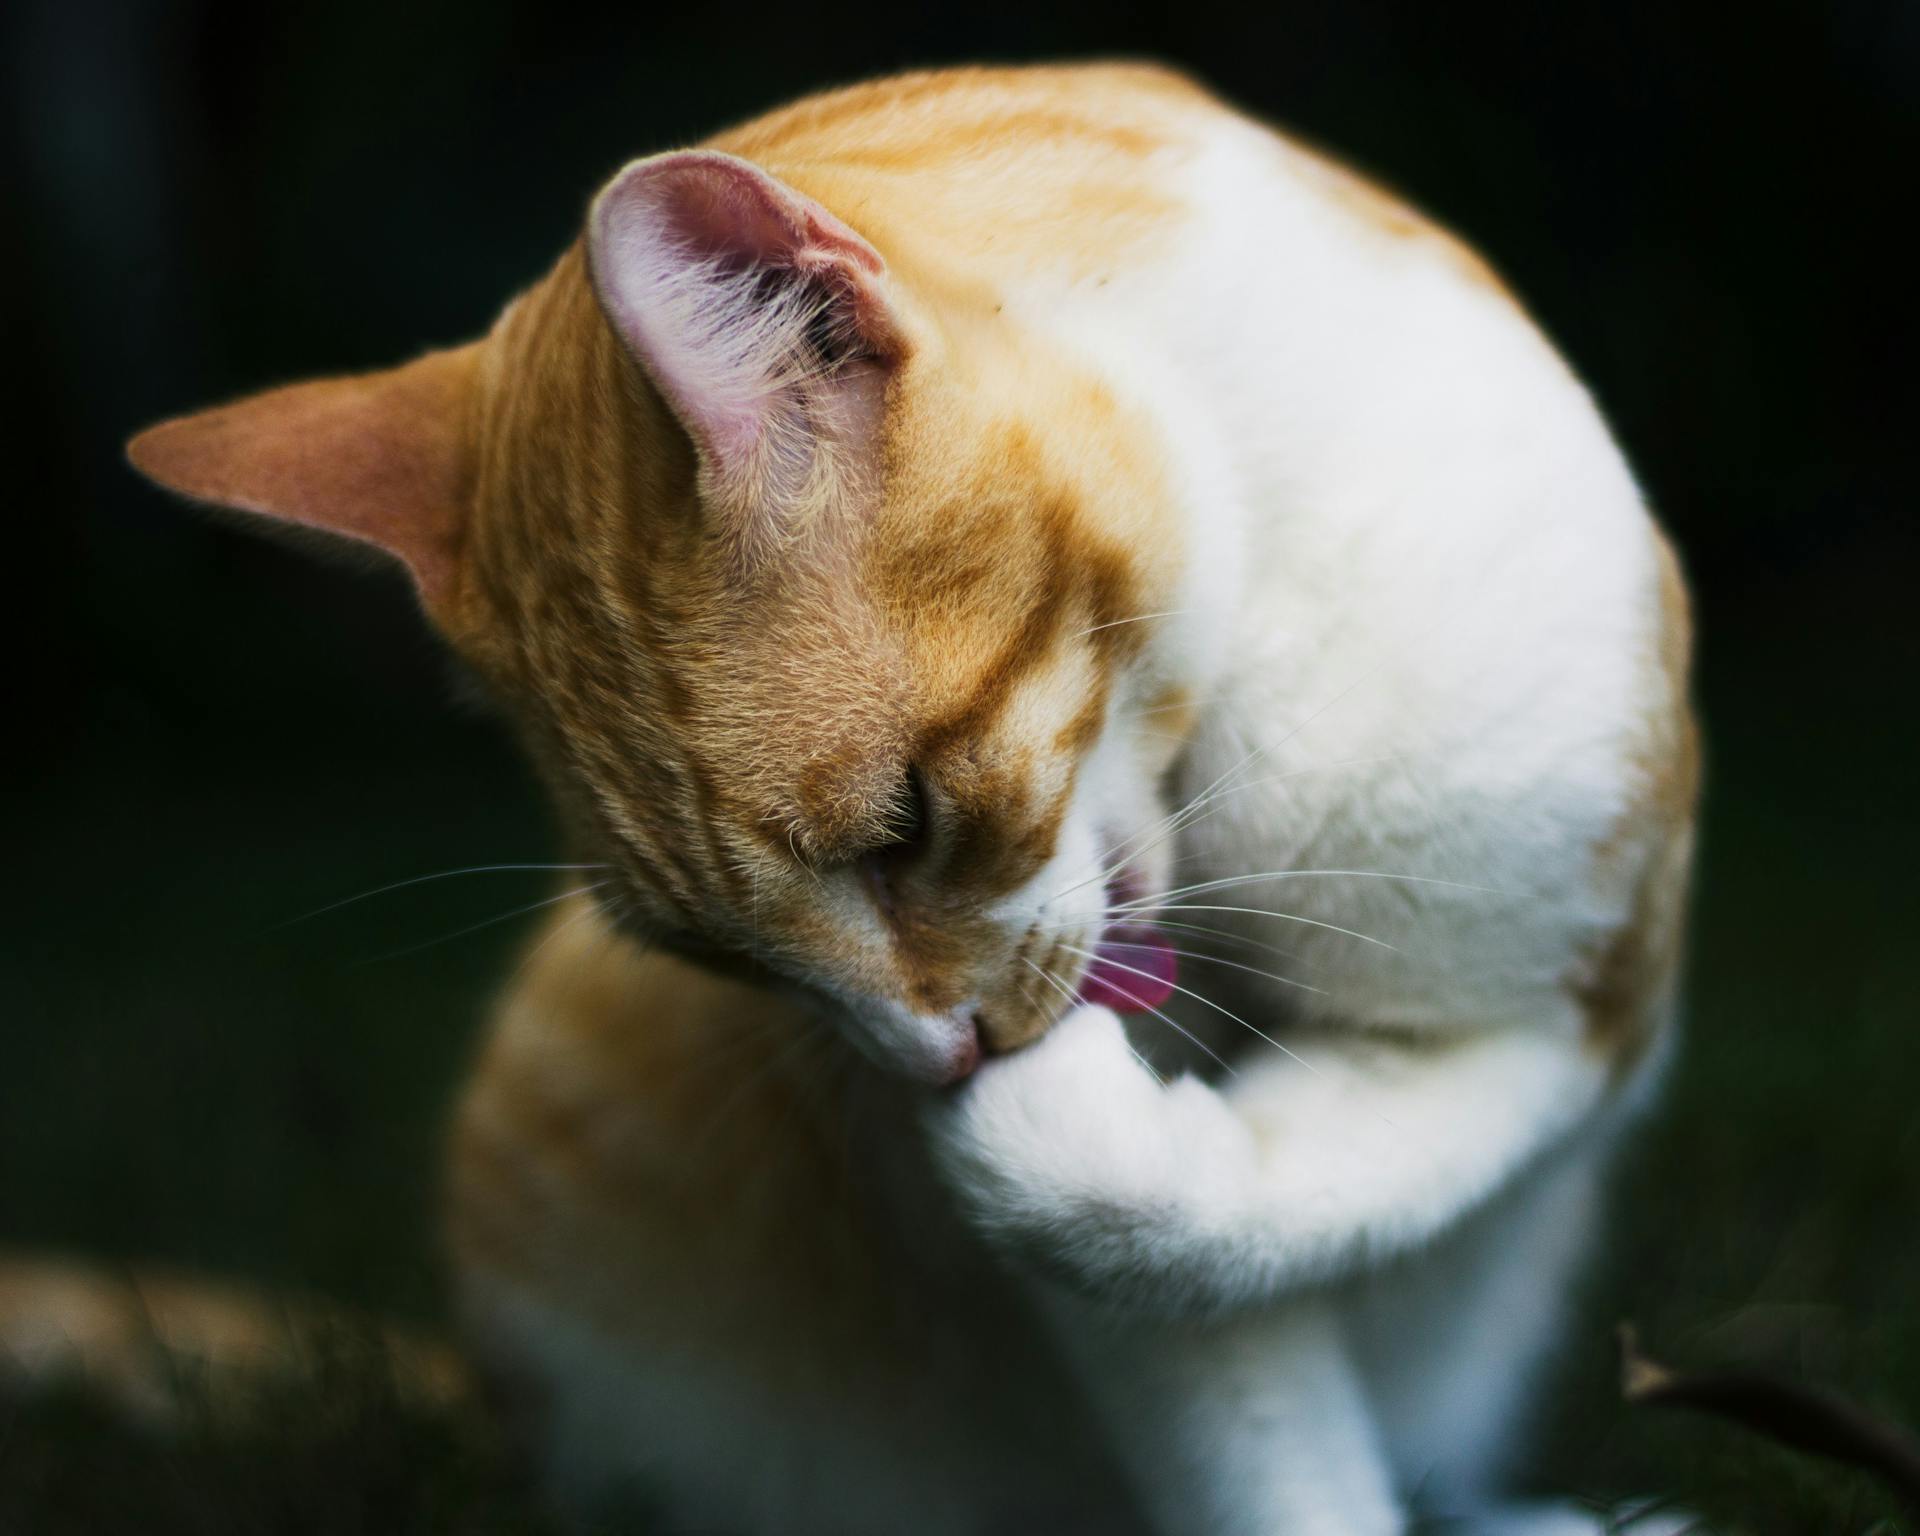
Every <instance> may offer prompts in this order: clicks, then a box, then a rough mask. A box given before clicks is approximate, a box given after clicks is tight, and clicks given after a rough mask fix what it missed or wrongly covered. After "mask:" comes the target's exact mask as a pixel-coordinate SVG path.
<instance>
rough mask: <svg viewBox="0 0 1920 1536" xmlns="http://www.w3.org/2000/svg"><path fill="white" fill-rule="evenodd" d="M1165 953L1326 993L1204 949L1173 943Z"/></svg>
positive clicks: (1137, 946) (1122, 945)
mask: <svg viewBox="0 0 1920 1536" xmlns="http://www.w3.org/2000/svg"><path fill="white" fill-rule="evenodd" d="M1113 947H1114V948H1115V949H1154V948H1158V947H1159V946H1157V945H1147V944H1128V943H1125V942H1124V941H1123V942H1120V943H1116V944H1115V945H1114V946H1113ZM1167 953H1168V954H1171V955H1179V956H1181V957H1182V958H1183V959H1187V960H1198V961H1200V962H1201V963H1202V964H1204V965H1225V966H1230V967H1231V968H1232V969H1234V970H1236V971H1245V972H1246V973H1247V974H1248V975H1250V976H1264V977H1266V978H1267V979H1268V980H1269V981H1277V982H1279V983H1280V984H1281V985H1282V986H1284V987H1298V988H1299V989H1300V990H1301V991H1302V992H1318V993H1320V994H1321V995H1322V996H1325V995H1326V990H1327V989H1326V988H1325V987H1316V986H1311V985H1309V984H1308V983H1306V982H1304V981H1295V980H1294V979H1293V978H1292V977H1291V976H1282V975H1281V974H1280V973H1279V972H1278V971H1263V970H1261V969H1260V967H1259V966H1257V965H1242V964H1241V963H1240V962H1239V961H1238V960H1226V959H1223V958H1222V957H1221V956H1219V955H1210V954H1208V953H1206V951H1204V950H1199V949H1176V948H1175V947H1174V946H1173V945H1171V944H1169V945H1168V946H1167Z"/></svg>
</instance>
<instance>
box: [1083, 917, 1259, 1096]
mask: <svg viewBox="0 0 1920 1536" xmlns="http://www.w3.org/2000/svg"><path fill="white" fill-rule="evenodd" d="M1060 947H1061V948H1062V949H1064V950H1066V951H1068V952H1069V953H1070V954H1075V955H1083V956H1085V957H1086V958H1087V959H1089V960H1098V959H1100V958H1101V957H1100V956H1098V955H1095V954H1093V953H1092V952H1091V951H1089V950H1084V949H1075V948H1074V946H1073V945H1071V944H1063V945H1061V946H1060ZM1107 963H1108V964H1110V965H1112V966H1113V968H1114V969H1115V970H1117V971H1131V972H1132V973H1133V974H1134V975H1135V976H1144V977H1146V978H1147V980H1148V981H1151V982H1156V983H1157V982H1158V981H1159V980H1160V978H1159V977H1158V976H1155V975H1154V974H1153V973H1152V972H1151V971H1143V970H1140V969H1138V968H1137V967H1135V966H1131V965H1121V964H1120V963H1119V961H1117V960H1113V961H1108V962H1107ZM1173 990H1174V991H1176V992H1186V990H1187V989H1186V988H1185V987H1175V988H1174V989H1173ZM1187 995H1188V996H1189V997H1195V996H1198V995H1199V994H1197V993H1191V992H1189V993H1187ZM1127 1000H1128V1001H1129V1002H1131V1003H1135V1004H1137V1005H1138V1006H1140V1007H1141V1008H1144V1009H1145V1010H1146V1011H1147V1012H1148V1013H1150V1014H1152V1015H1153V1016H1154V1017H1155V1018H1156V1019H1158V1020H1159V1021H1160V1022H1161V1023H1162V1024H1164V1025H1166V1026H1167V1027H1168V1028H1169V1029H1172V1030H1175V1031H1177V1032H1178V1033H1180V1034H1182V1035H1185V1036H1186V1037H1187V1039H1189V1040H1191V1041H1192V1042H1193V1043H1194V1044H1195V1045H1197V1046H1198V1047H1199V1048H1200V1049H1201V1050H1203V1051H1205V1052H1206V1053H1207V1054H1208V1055H1209V1056H1211V1057H1212V1058H1213V1059H1214V1060H1215V1061H1217V1062H1219V1063H1220V1065H1221V1067H1222V1068H1224V1069H1225V1071H1226V1073H1227V1075H1228V1076H1229V1077H1238V1076H1239V1075H1240V1074H1239V1073H1237V1072H1235V1071H1234V1069H1233V1067H1232V1066H1231V1065H1229V1063H1228V1062H1227V1060H1226V1058H1224V1057H1223V1056H1221V1055H1220V1053H1219V1052H1217V1051H1216V1050H1214V1049H1213V1047H1212V1046H1210V1045H1208V1044H1207V1042H1206V1041H1204V1040H1202V1039H1201V1038H1200V1037H1199V1036H1198V1035H1196V1034H1194V1033H1193V1031H1191V1030H1189V1029H1184V1028H1182V1027H1181V1026H1180V1025H1179V1024H1178V1023H1176V1022H1175V1021H1174V1020H1172V1019H1170V1018H1168V1017H1167V1015H1166V1014H1164V1013H1162V1012H1161V1011H1160V1010H1159V1009H1158V1008H1156V1007H1154V1006H1153V1005H1152V1004H1151V1003H1149V1002H1146V1001H1144V1000H1143V999H1141V998H1138V997H1135V996H1134V995H1133V994H1132V993H1131V992H1129V993H1128V994H1127ZM1200 1001H1201V1002H1203V1003H1205V1002H1206V1001H1207V1000H1206V999H1205V998H1204V997H1202V998H1200ZM1207 1006H1208V1007H1213V1006H1214V1005H1213V1004H1211V1003H1208V1004H1207ZM1221 1011H1222V1012H1225V1010H1224V1009H1222V1010H1221ZM1228 1017H1232V1015H1230V1014H1229V1015H1228ZM1247 1028H1248V1029H1253V1026H1252V1025H1251V1024H1249V1025H1248V1026H1247ZM1254 1033H1255V1034H1258V1033H1259V1031H1258V1030H1254Z"/></svg>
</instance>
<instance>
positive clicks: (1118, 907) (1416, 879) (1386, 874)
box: [1113, 869, 1520, 912]
mask: <svg viewBox="0 0 1920 1536" xmlns="http://www.w3.org/2000/svg"><path fill="white" fill-rule="evenodd" d="M1309 875H1320V876H1333V875H1348V876H1353V877H1355V878H1357V879H1364V880H1399V881H1404V882H1406V883H1407V884H1410V885H1444V886H1448V887H1450V888H1452V889H1453V890H1456V891H1477V892H1479V893H1480V894H1482V895H1486V896H1518V895H1520V892H1518V891H1506V890H1500V889H1498V888H1497V887H1494V886H1491V885H1469V884H1468V883H1466V882H1465V881H1463V880H1440V879H1436V878H1434V877H1433V876H1431V875H1397V874H1394V873H1392V872H1391V871H1389V870H1384V869H1269V870H1266V871H1264V872H1262V873H1260V874H1257V875H1229V876H1227V877H1226V878H1224V879H1221V880H1203V881H1201V882H1200V883H1199V884H1197V885H1183V886H1180V887H1177V888H1176V889H1174V890H1171V891H1162V892H1161V893H1160V894H1159V895H1158V896H1141V897H1137V898H1135V899H1134V900H1132V901H1122V902H1117V903H1115V905H1114V907H1113V910H1114V911H1116V912H1131V911H1137V910H1138V909H1140V908H1142V907H1150V906H1153V905H1155V904H1156V903H1158V902H1169V903H1171V902H1173V901H1174V900H1175V898H1176V897H1180V896H1193V895H1198V894H1200V893H1202V892H1205V891H1224V890H1230V889H1231V888H1233V887H1234V886H1238V885H1258V884H1260V883H1261V882H1262V881H1268V880H1302V879H1305V878H1306V877H1308V876H1309Z"/></svg>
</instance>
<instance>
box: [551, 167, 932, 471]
mask: <svg viewBox="0 0 1920 1536" xmlns="http://www.w3.org/2000/svg"><path fill="white" fill-rule="evenodd" d="M587 252H588V259H589V263H590V266H591V269H592V273H593V283H594V289H595V291H596V293H597V294H598V296H599V299H600V304H601V307H602V308H603V309H604V310H605V312H606V314H607V318H608V319H609V320H610V321H611V322H612V324H613V326H614V329H615V330H616V331H617V332H618V333H619V334H620V337H621V339H622V340H623V341H624V342H625V343H626V346H627V348H628V350H629V351H630V352H631V353H632V354H633V356H634V357H635V358H636V359H637V360H638V361H639V362H640V364H641V365H642V366H643V367H644V368H645V369H646V370H647V372H648V373H649V375H651V377H652V379H653V381H654V383H655V384H656V385H657V386H658V387H659V389H660V392H661V394H662V395H663V396H664V397H665V398H666V400H667V403H668V404H669V405H670V406H671V407H672V408H673V410H674V413H675V414H676V415H677V416H678V417H679V418H680V421H681V423H682V425H684V426H685V427H686V429H687V432H688V434H689V435H690V436H691V437H692V439H693V442H694V446H695V447H696V448H697V449H698V451H699V453H700V456H701V461H702V468H703V470H704V471H705V472H706V476H707V482H706V484H707V489H708V490H709V492H710V493H717V494H719V495H721V496H722V497H723V498H726V499H729V500H741V501H746V502H749V503H751V502H756V501H757V502H761V503H765V502H767V501H769V500H771V501H774V502H778V501H779V500H781V499H782V498H784V497H791V496H794V495H798V494H802V493H803V492H804V490H805V488H806V487H807V486H808V484H809V483H810V482H811V481H812V480H813V479H814V474H813V471H814V469H815V467H816V466H815V463H814V460H815V459H816V457H817V450H818V448H819V446H820V437H821V434H822V432H826V431H833V430H835V426H834V418H835V406H836V404H837V403H846V402H849V401H852V402H854V403H855V404H856V405H857V404H858V402H861V401H864V402H867V403H868V404H869V405H870V403H871V401H872V400H873V399H875V398H877V387H876V386H878V387H883V386H884V375H885V374H886V372H887V371H888V370H890V369H891V368H892V367H893V366H894V365H896V364H897V363H898V362H899V361H900V359H901V358H902V356H903V355H904V353H905V343H904V341H903V338H902V335H901V332H900V329H899V327H898V325H897V322H896V319H895V316H894V313H893V310H892V307H891V305H890V303H889V301H888V298H887V294H886V285H885V276H884V274H885V270H886V268H885V263H884V262H882V260H881V259H880V255H879V253H878V252H877V251H875V250H874V248H873V247H872V246H871V245H869V244H868V243H867V242H866V241H865V240H864V239H862V238H861V237H860V236H859V235H858V234H856V233H855V232H854V231H853V230H851V229H849V228H848V227H847V226H846V225H845V224H843V223H842V222H841V221H840V220H839V219H837V218H836V217H834V215H833V214H832V213H830V212H828V211H827V209H826V208H824V207H823V206H821V205H820V204H819V203H818V202H816V201H814V200H813V199H812V198H809V197H805V196H803V195H801V194H800V193H799V192H796V191H795V190H794V189H793V188H791V187H789V186H787V185H786V184H785V183H784V182H781V181H778V180H776V179H775V178H773V177H772V176H769V175H768V174H767V173H766V172H765V171H763V170H761V169H760V168H759V167H758V166H756V165H753V164H751V163H750V162H748V161H745V160H741V159H738V158H736V157H735V156H732V155H725V154H719V153H716V152H714V151H710V150H688V151H684V152H680V153H675V154H666V155H655V156H653V157H652V158H650V159H646V160H636V161H635V162H634V163H633V164H631V165H629V166H628V167H627V168H626V169H625V170H623V171H621V172H620V174H619V175H618V176H616V177H615V178H614V179H613V181H612V182H611V183H610V184H609V185H608V186H607V188H606V190H605V191H603V192H602V193H601V194H600V195H599V197H598V198H596V199H595V200H594V204H593V211H592V213H591V215H590V217H589V220H588V231H587ZM863 419H866V420H869V421H870V413H869V416H868V417H866V418H862V416H861V415H860V412H859V410H858V409H854V410H850V411H847V412H845V413H843V415H842V429H844V430H857V424H858V423H859V422H860V421H861V420H863ZM849 424H852V425H849Z"/></svg>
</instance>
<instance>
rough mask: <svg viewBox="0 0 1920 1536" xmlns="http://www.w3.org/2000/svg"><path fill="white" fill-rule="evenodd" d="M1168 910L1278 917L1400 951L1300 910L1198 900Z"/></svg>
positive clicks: (1372, 937) (1368, 936) (1382, 947)
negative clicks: (1299, 911)
mask: <svg viewBox="0 0 1920 1536" xmlns="http://www.w3.org/2000/svg"><path fill="white" fill-rule="evenodd" d="M1168 910H1169V911H1171V912H1241V913H1245V914H1246V915H1247V916H1249V917H1277V918H1280V919H1282V920H1283V921H1285V922H1289V923H1304V924H1305V925H1306V926H1307V927H1309V928H1324V929H1326V930H1327V932H1328V933H1344V934H1345V935H1346V936H1347V937H1348V938H1350V939H1358V940H1360V942H1361V943H1363V944H1373V945H1376V946H1378V947H1379V948H1381V949H1390V950H1392V951H1393V952H1394V953H1395V954H1396V955H1397V954H1399V953H1400V949H1399V946H1398V945H1394V944H1389V943H1388V942H1387V941H1386V940H1385V939H1376V938H1375V937H1374V936H1373V935H1372V934H1370V933H1360V932H1358V931H1357V930H1355V929H1352V928H1342V927H1341V926H1340V925H1339V924H1338V923H1323V922H1321V921H1320V919H1319V918H1317V917H1302V916H1301V915H1300V914H1299V913H1298V912H1276V911H1273V910H1272V909H1271V908H1268V907H1214V906H1207V905H1205V904H1204V903H1201V902H1197V901H1196V902H1180V903H1177V904H1176V905H1174V906H1172V907H1170V908H1168Z"/></svg>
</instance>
